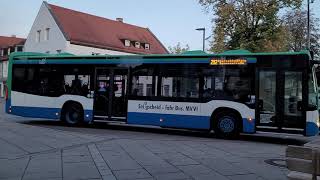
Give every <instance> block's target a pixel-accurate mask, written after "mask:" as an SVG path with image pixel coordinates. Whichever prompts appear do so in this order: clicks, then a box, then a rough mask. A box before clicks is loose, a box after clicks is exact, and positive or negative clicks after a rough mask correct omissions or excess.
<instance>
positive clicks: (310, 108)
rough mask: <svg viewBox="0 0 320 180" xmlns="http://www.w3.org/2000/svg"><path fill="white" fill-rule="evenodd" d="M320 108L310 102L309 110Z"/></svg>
mask: <svg viewBox="0 0 320 180" xmlns="http://www.w3.org/2000/svg"><path fill="white" fill-rule="evenodd" d="M315 110H318V106H317V105H314V104H308V107H307V111H315Z"/></svg>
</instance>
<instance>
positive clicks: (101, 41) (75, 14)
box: [48, 4, 168, 54]
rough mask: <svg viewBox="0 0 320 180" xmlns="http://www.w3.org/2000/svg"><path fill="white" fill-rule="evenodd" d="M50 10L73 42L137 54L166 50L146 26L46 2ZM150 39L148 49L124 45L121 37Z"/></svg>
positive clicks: (142, 40)
mask: <svg viewBox="0 0 320 180" xmlns="http://www.w3.org/2000/svg"><path fill="white" fill-rule="evenodd" d="M48 7H49V10H50V11H51V14H52V15H53V16H54V18H55V19H56V21H57V24H58V25H59V27H60V28H61V30H62V31H63V33H64V34H65V36H66V38H67V40H69V41H70V42H71V43H72V44H78V45H85V46H93V47H99V48H104V49H110V50H117V51H124V52H129V53H136V54H167V53H168V51H167V49H166V48H165V47H164V46H163V45H162V44H161V42H160V41H159V40H158V39H157V38H156V36H155V35H154V34H153V33H152V32H151V31H150V30H149V29H148V28H142V27H139V26H135V25H131V24H127V23H124V22H119V21H114V20H110V19H106V18H102V17H98V16H94V15H90V14H86V13H82V12H79V11H74V10H71V9H67V8H63V7H59V6H56V5H52V4H48ZM124 39H128V40H131V41H139V42H141V43H149V44H150V49H149V50H146V49H144V48H135V47H134V46H130V47H126V46H125V45H124V42H123V40H124Z"/></svg>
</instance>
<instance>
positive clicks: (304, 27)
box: [283, 9, 320, 57]
mask: <svg viewBox="0 0 320 180" xmlns="http://www.w3.org/2000/svg"><path fill="white" fill-rule="evenodd" d="M283 24H284V28H285V29H286V32H287V33H286V38H287V43H288V50H289V51H301V50H304V49H307V43H308V39H307V31H308V16H307V11H306V10H301V9H295V10H292V11H288V12H286V14H285V15H284V16H283ZM310 42H311V43H310V44H311V50H312V51H313V52H314V53H315V55H316V56H318V57H319V56H320V24H319V19H318V18H315V17H314V15H313V14H311V15H310Z"/></svg>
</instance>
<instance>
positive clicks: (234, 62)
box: [210, 59, 247, 66]
mask: <svg viewBox="0 0 320 180" xmlns="http://www.w3.org/2000/svg"><path fill="white" fill-rule="evenodd" d="M246 64H247V60H246V59H211V61H210V65H212V66H215V65H246Z"/></svg>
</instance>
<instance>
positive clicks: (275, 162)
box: [264, 159, 287, 168]
mask: <svg viewBox="0 0 320 180" xmlns="http://www.w3.org/2000/svg"><path fill="white" fill-rule="evenodd" d="M264 162H265V163H267V164H269V165H272V166H277V167H282V168H287V165H286V160H284V159H267V160H265V161H264Z"/></svg>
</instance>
